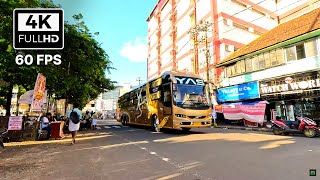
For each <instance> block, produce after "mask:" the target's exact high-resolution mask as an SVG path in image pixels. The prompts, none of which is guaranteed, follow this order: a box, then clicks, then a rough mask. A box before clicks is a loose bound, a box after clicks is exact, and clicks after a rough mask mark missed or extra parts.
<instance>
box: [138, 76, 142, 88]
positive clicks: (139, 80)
mask: <svg viewBox="0 0 320 180" xmlns="http://www.w3.org/2000/svg"><path fill="white" fill-rule="evenodd" d="M137 81H138V82H139V86H140V84H141V82H142V80H141V77H138V78H137Z"/></svg>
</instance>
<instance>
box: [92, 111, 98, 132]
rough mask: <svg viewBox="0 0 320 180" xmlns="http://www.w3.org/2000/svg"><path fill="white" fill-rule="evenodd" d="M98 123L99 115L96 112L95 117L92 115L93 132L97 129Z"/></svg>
mask: <svg viewBox="0 0 320 180" xmlns="http://www.w3.org/2000/svg"><path fill="white" fill-rule="evenodd" d="M97 121H98V116H97V113H96V112H95V113H94V114H93V115H92V124H91V125H92V126H91V128H92V130H94V129H96V126H97Z"/></svg>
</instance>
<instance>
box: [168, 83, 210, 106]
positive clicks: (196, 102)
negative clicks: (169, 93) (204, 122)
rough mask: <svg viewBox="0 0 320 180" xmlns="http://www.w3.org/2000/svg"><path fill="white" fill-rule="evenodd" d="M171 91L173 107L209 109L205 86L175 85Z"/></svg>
mask: <svg viewBox="0 0 320 180" xmlns="http://www.w3.org/2000/svg"><path fill="white" fill-rule="evenodd" d="M175 86H176V88H175V90H174V91H173V97H174V102H175V105H177V106H178V107H183V108H188V107H189V108H197V107H205V108H207V107H209V98H208V95H207V93H206V88H205V86H199V85H186V84H176V85H175Z"/></svg>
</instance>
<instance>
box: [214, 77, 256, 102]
mask: <svg viewBox="0 0 320 180" xmlns="http://www.w3.org/2000/svg"><path fill="white" fill-rule="evenodd" d="M256 98H260V93H259V84H258V82H250V83H245V84H239V85H236V86H230V87H225V88H220V89H218V101H219V102H225V101H239V100H244V99H256Z"/></svg>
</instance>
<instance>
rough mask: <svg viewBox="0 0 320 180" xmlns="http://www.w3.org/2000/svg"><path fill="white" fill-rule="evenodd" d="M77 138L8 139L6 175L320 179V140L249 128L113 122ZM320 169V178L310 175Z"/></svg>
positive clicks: (1, 155)
mask: <svg viewBox="0 0 320 180" xmlns="http://www.w3.org/2000/svg"><path fill="white" fill-rule="evenodd" d="M102 124H104V125H101V126H99V127H100V128H99V129H98V130H95V131H82V132H80V134H79V137H78V139H77V143H76V144H75V145H73V146H71V145H70V142H71V141H70V139H69V138H66V139H64V140H51V141H40V142H39V141H37V142H22V143H21V142H20V143H8V144H6V145H7V148H6V149H5V150H0V159H1V161H0V172H1V176H0V179H8V180H11V179H74V180H76V179H99V180H100V179H101V180H102V179H103V180H104V179H112V180H114V179H117V180H121V179H124V180H131V179H132V180H140V179H141V180H153V179H182V180H198V179H217V180H234V179H235V180H260V179H265V180H270V179H272V180H277V179H279V180H283V179H290V180H295V179H297V180H301V179H319V177H320V174H319V173H320V141H319V140H320V138H319V137H318V138H312V139H310V138H305V137H300V136H275V135H272V134H271V133H259V132H250V131H243V130H226V129H215V128H211V129H194V130H192V131H191V132H190V133H182V132H181V131H173V130H168V131H165V132H161V133H153V132H150V131H149V130H147V129H144V128H136V127H123V126H121V125H119V124H117V123H115V122H112V121H109V122H105V123H102ZM309 169H317V170H318V174H317V176H319V177H310V176H309Z"/></svg>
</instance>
